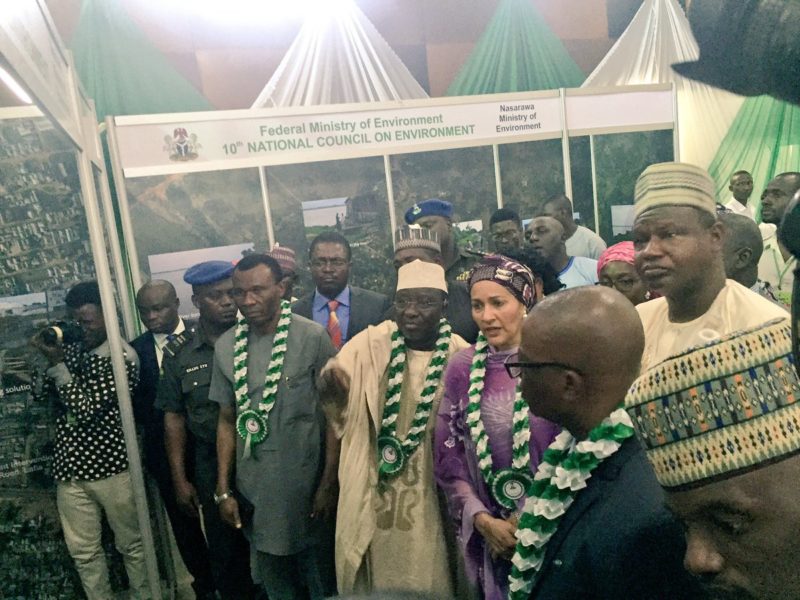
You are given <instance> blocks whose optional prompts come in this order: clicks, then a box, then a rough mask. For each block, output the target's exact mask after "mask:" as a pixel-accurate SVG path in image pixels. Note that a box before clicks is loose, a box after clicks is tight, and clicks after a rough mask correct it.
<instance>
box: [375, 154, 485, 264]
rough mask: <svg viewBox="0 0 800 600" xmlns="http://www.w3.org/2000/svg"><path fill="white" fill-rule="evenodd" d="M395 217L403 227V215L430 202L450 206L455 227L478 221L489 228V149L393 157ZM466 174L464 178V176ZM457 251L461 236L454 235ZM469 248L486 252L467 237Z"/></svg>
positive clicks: (472, 239) (461, 245)
mask: <svg viewBox="0 0 800 600" xmlns="http://www.w3.org/2000/svg"><path fill="white" fill-rule="evenodd" d="M391 160H392V182H393V184H394V201H395V214H396V215H397V222H398V225H403V224H405V221H404V217H405V214H406V211H407V210H408V209H409V208H411V207H412V206H414V205H415V204H416V203H418V202H422V201H424V200H427V199H430V198H438V199H440V200H446V201H447V202H449V203H450V204H452V206H453V217H452V220H453V222H454V223H457V222H467V221H474V220H478V221H480V222H481V223H484V224H488V222H489V217H490V216H491V214H492V213H493V212H494V211H495V210H497V191H496V187H495V176H494V159H493V155H492V149H491V147H489V146H480V147H475V148H458V149H453V150H436V151H432V152H416V153H410V154H399V155H395V156H392V159H391ZM465 174H466V175H465ZM454 233H455V235H456V241H457V242H458V243H459V247H461V248H462V249H464V248H465V247H466V246H464V245H463V244H462V242H461V237H463V235H462V233H463V232H459V231H458V230H457V229H456V230H455V231H454ZM469 248H470V249H472V250H478V251H486V250H488V249H489V245H488V242H487V240H485V239H483V238H481V239H480V241H478V240H477V239H476V238H474V237H469Z"/></svg>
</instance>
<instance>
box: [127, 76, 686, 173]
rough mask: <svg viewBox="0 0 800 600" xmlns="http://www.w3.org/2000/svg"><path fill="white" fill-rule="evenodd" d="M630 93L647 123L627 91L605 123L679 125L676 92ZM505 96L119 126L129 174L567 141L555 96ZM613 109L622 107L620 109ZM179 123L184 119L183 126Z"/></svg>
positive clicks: (608, 103) (610, 106) (615, 98)
mask: <svg viewBox="0 0 800 600" xmlns="http://www.w3.org/2000/svg"><path fill="white" fill-rule="evenodd" d="M632 93H633V94H635V101H636V102H635V103H636V104H637V105H638V104H641V105H643V106H647V107H649V110H647V111H645V112H646V116H645V117H644V118H643V115H642V113H641V112H640V113H637V111H630V110H629V108H630V104H631V100H633V99H634V97H633V96H632V97H629V98H626V96H627V95H628V94H631V92H624V91H623V92H614V93H609V92H608V91H605V92H603V93H601V94H599V95H598V102H599V103H600V104H601V105H602V106H604V107H605V111H604V112H606V113H610V114H611V115H614V116H612V117H609V122H608V123H607V124H606V125H607V126H631V125H647V124H653V123H659V124H661V125H663V124H665V123H666V124H667V126H669V124H670V123H671V122H672V120H673V119H672V117H673V115H672V91H671V89H656V90H653V89H648V90H646V91H636V92H632ZM545 94H547V93H545ZM500 98H501V99H498V96H492V97H491V100H484V101H480V100H476V101H469V102H465V99H464V98H460V99H452V100H451V101H450V102H449V103H443V101H442V100H441V99H436V100H422V101H412V102H410V103H408V105H403V106H392V107H387V105H386V104H381V105H378V106H376V107H375V109H369V110H363V109H362V110H350V111H342V110H341V108H340V107H335V108H338V109H339V111H338V112H332V110H331V109H332V108H334V107H329V108H328V110H325V109H324V108H322V107H321V108H320V111H319V112H314V113H309V112H303V113H302V114H297V113H295V114H291V113H290V114H276V112H277V111H275V110H268V109H257V110H250V111H226V112H225V113H220V114H219V115H217V114H215V113H194V114H187V115H185V116H184V115H164V116H155V117H149V118H148V117H117V118H116V119H115V125H116V130H117V144H118V149H119V155H120V159H121V162H122V167H123V169H124V173H125V176H126V177H141V176H150V175H163V174H169V173H180V172H195V171H210V170H218V169H238V168H245V167H254V166H269V165H279V164H292V163H304V162H314V161H321V160H330V159H332V158H337V159H338V158H358V157H364V156H379V155H383V154H401V153H405V152H421V151H427V150H437V149H444V148H455V147H465V146H480V145H488V144H496V143H514V142H522V141H528V140H536V139H546V138H553V137H558V136H560V135H561V133H562V127H563V125H562V123H564V122H565V119H564V118H562V112H561V106H562V101H561V97H560V96H559V95H558V92H556V91H554V92H552V95H550V94H547V95H543V94H542V93H538V94H535V95H532V96H531V97H529V98H522V99H521V98H520V95H519V94H510V95H509V98H508V99H507V100H504V99H502V97H500ZM626 99H627V102H625V100H626ZM470 100H472V99H471V98H470ZM617 104H618V105H620V106H624V107H625V110H620V111H615V110H614V108H615V106H616V105H617ZM590 110H591V109H590ZM567 116H569V115H567ZM172 117H176V120H172V119H171V118H172ZM180 117H183V118H184V120H181V121H179V120H177V118H180Z"/></svg>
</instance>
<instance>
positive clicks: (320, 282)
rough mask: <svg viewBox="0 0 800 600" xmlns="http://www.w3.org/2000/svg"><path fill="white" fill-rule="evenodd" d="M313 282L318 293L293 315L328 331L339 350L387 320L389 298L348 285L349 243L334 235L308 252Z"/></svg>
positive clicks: (295, 307)
mask: <svg viewBox="0 0 800 600" xmlns="http://www.w3.org/2000/svg"><path fill="white" fill-rule="evenodd" d="M308 258H309V264H310V266H311V278H312V279H313V280H314V285H315V286H316V289H315V290H314V292H312V293H311V294H308V295H306V296H303V297H302V298H300V299H299V300H298V301H297V302H295V303H294V305H293V306H292V311H293V312H294V313H296V314H298V315H300V316H302V317H306V318H308V319H312V320H314V321H316V322H317V323H319V324H320V325H322V326H323V327H325V329H327V331H328V334H329V335H330V336H331V341H332V342H333V345H334V346H336V349H337V350H338V349H339V348H341V347H342V345H343V344H344V343H345V342H346V341H347V340H349V339H350V338H352V337H353V336H354V335H356V334H357V333H359V332H360V331H362V330H363V329H366V328H367V327H368V326H369V325H376V324H378V323H380V322H381V321H383V320H384V314H385V313H386V311H387V310H389V307H390V305H391V301H390V300H389V298H388V296H385V295H383V294H378V293H376V292H371V291H369V290H364V289H361V288H357V287H355V286H352V285H349V284H348V280H349V279H350V267H351V264H352V263H351V259H352V254H351V252H350V244H349V243H348V241H347V239H346V238H345V237H344V236H343V235H341V234H340V233H336V232H335V231H326V232H324V233H321V234H319V235H318V236H317V237H315V238H314V240H313V241H312V242H311V248H310V249H309V257H308Z"/></svg>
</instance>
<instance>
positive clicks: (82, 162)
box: [76, 132, 161, 598]
mask: <svg viewBox="0 0 800 600" xmlns="http://www.w3.org/2000/svg"><path fill="white" fill-rule="evenodd" d="M92 134H93V135H96V134H95V133H94V132H92ZM84 135H87V132H84ZM76 154H77V159H78V173H79V176H80V181H81V189H82V192H83V202H84V210H85V211H86V224H87V226H88V229H89V241H90V244H91V248H92V256H93V257H94V262H95V271H96V273H97V284H98V286H99V288H100V300H101V302H102V304H103V307H104V310H103V318H104V321H105V325H106V333H107V336H108V343H109V347H110V349H111V366H112V369H113V372H114V383H115V385H116V388H117V390H116V392H117V399H118V402H119V413H120V420H121V421H122V432H123V435H124V437H125V446H126V448H127V451H128V464H129V467H128V468H129V470H130V476H131V483H132V486H133V497H134V502H135V503H136V514H137V517H138V519H139V530H140V532H141V535H142V547H143V550H144V556H145V564H146V566H147V580H148V583H149V585H150V594H151V595H152V596H153V598H161V586H160V583H159V578H158V565H157V564H156V554H155V545H154V543H153V532H152V530H151V529H150V513H149V510H148V507H147V496H146V494H145V487H144V476H143V473H142V465H141V463H140V462H139V443H138V441H137V440H136V425H135V423H134V420H133V409H132V407H131V395H130V388H129V387H128V374H127V368H126V366H125V356H124V354H123V349H122V336H121V335H120V330H119V322H118V320H117V311H116V310H114V307H115V306H116V304H115V303H114V288H113V286H112V285H111V270H110V269H109V265H108V257H107V256H106V248H105V239H104V238H103V225H102V221H101V219H100V214H99V212H100V211H99V210H98V207H97V198H96V196H95V190H94V181H93V179H92V165H91V163H90V161H89V159H88V158H87V157H86V153H85V152H84V151H83V150H78V151H76ZM120 175H121V173H120Z"/></svg>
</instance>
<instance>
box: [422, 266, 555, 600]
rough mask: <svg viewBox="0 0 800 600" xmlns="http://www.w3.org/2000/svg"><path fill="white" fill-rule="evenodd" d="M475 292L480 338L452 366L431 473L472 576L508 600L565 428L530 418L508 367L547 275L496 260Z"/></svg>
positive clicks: (473, 283)
mask: <svg viewBox="0 0 800 600" xmlns="http://www.w3.org/2000/svg"><path fill="white" fill-rule="evenodd" d="M469 288H470V297H471V300H472V317H473V318H474V319H475V322H476V323H477V324H478V327H479V328H480V332H481V333H480V335H479V336H478V341H477V342H476V344H475V345H473V346H470V347H469V348H466V349H464V350H461V351H460V352H458V353H456V354H455V355H454V356H453V357H452V358H451V359H450V363H449V365H448V367H447V371H446V373H445V392H444V398H443V399H442V401H441V404H440V405H439V413H438V418H437V421H436V437H435V445H434V453H435V463H434V469H435V473H436V480H437V482H438V484H439V486H440V487H441V488H442V490H443V491H444V493H445V496H446V497H447V500H448V504H449V507H450V512H451V515H452V517H453V520H454V521H455V526H456V535H457V537H458V540H459V543H460V545H461V551H462V553H463V555H464V562H465V567H466V572H467V577H468V578H469V580H470V582H471V583H472V584H473V585H474V586H475V587H476V588H477V590H478V592H479V594H480V595H482V597H483V598H485V599H486V600H505V598H506V597H507V596H508V574H509V570H510V568H511V563H510V562H509V559H510V558H511V556H512V555H513V553H514V547H515V545H516V538H515V537H514V532H515V531H516V528H517V514H518V512H520V511H521V510H522V507H523V504H524V503H525V490H526V489H527V487H528V485H529V484H530V482H531V481H532V480H533V474H534V473H535V472H536V468H537V466H538V465H539V460H540V458H541V456H542V454H543V452H544V451H545V449H546V448H547V446H549V445H550V442H552V441H553V439H554V438H555V436H556V435H557V434H558V433H559V431H560V429H559V427H558V426H556V425H554V424H553V423H550V422H549V421H546V420H545V419H541V418H539V417H536V416H534V415H532V414H531V413H530V411H529V410H528V407H527V405H526V404H525V402H524V400H523V399H522V397H521V394H520V393H519V389H518V383H519V382H518V380H517V379H512V378H511V377H510V376H509V375H508V373H507V372H506V370H505V364H504V363H505V361H506V359H507V358H509V357H510V356H511V357H514V356H516V353H517V348H518V347H519V343H520V338H521V332H522V322H523V320H524V318H525V314H526V313H527V311H528V310H530V308H531V307H533V305H534V304H536V301H537V300H538V299H540V298H541V297H542V296H543V283H542V279H541V278H538V277H536V276H534V274H533V272H532V271H531V270H530V269H528V267H526V266H523V265H522V264H520V263H519V262H516V261H514V260H511V259H508V258H507V257H505V256H500V255H489V256H486V257H484V258H483V259H482V260H481V261H480V262H479V263H477V264H476V265H475V266H474V267H473V269H472V271H471V272H470V276H469ZM512 360H513V358H512Z"/></svg>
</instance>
